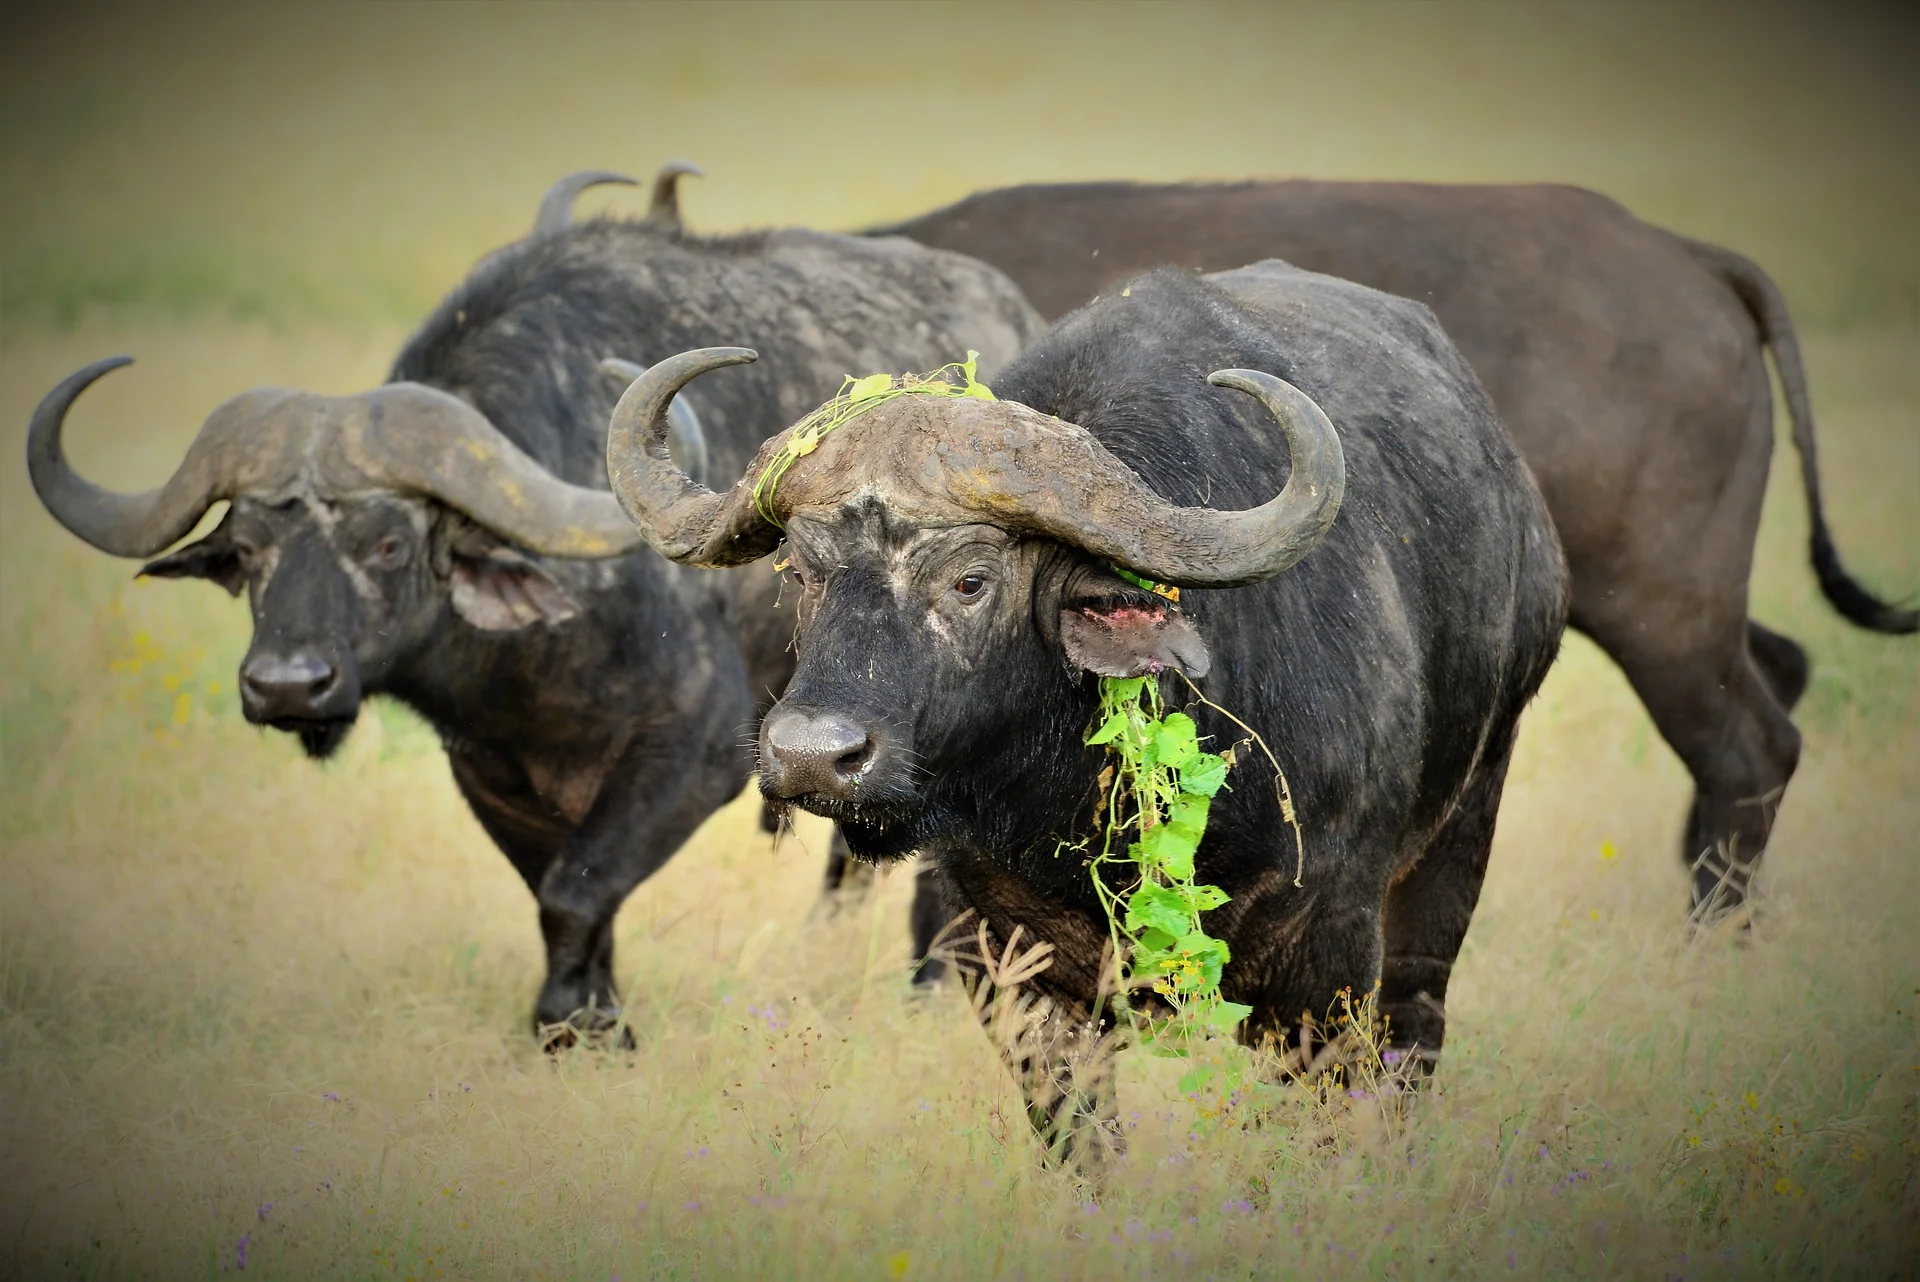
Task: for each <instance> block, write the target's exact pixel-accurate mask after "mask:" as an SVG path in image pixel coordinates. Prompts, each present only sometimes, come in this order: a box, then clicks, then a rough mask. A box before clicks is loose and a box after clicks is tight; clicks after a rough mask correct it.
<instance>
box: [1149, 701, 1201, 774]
mask: <svg viewBox="0 0 1920 1282" xmlns="http://www.w3.org/2000/svg"><path fill="white" fill-rule="evenodd" d="M1153 740H1154V748H1155V753H1156V755H1157V756H1158V757H1159V759H1160V760H1161V761H1164V762H1166V763H1167V764H1168V765H1170V766H1172V767H1173V768H1174V769H1175V770H1181V769H1184V768H1185V767H1186V766H1187V765H1188V763H1190V762H1192V761H1193V760H1194V759H1195V758H1196V757H1198V756H1199V755H1200V744H1199V739H1198V737H1197V732H1196V731H1195V728H1194V724H1193V718H1192V717H1190V716H1188V715H1187V714H1186V713H1184V712H1174V713H1170V714H1168V716H1167V718H1166V719H1165V720H1164V721H1162V722H1161V723H1160V725H1159V728H1158V729H1156V730H1155V731H1154V734H1153Z"/></svg>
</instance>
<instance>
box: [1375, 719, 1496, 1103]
mask: <svg viewBox="0 0 1920 1282" xmlns="http://www.w3.org/2000/svg"><path fill="white" fill-rule="evenodd" d="M1512 759H1513V737H1512V732H1511V731H1509V732H1508V736H1507V740H1506V742H1505V743H1504V744H1498V745H1489V749H1488V752H1487V754H1486V755H1485V756H1484V757H1483V758H1482V760H1481V763H1480V766H1479V768H1478V769H1477V770H1476V771H1475V772H1474V776H1473V778H1472V779H1470V780H1469V781H1468V782H1467V786H1466V789H1465V790H1464V791H1463V792H1462V793H1461V796H1460V801H1459V804H1458V805H1456V806H1455V807H1454V810H1453V813H1452V814H1451V815H1449V816H1448V817H1447V821H1446V822H1445V823H1444V824H1442V825H1441V827H1440V831H1439V832H1438V833H1436V834H1435V835H1434V838H1433V840H1432V841H1431V842H1430V843H1429V844H1428V846H1427V849H1426V852H1425V853H1424V854H1423V855H1422V856H1421V857H1420V862H1419V863H1417V864H1415V865H1414V866H1413V869H1412V870H1411V871H1410V872H1408V873H1407V875H1406V876H1404V877H1402V878H1401V879H1400V880H1399V881H1398V882H1395V883H1394V884H1393V886H1392V887H1391V888H1390V889H1389V890H1388V891H1387V907H1386V921H1385V924H1384V933H1385V938H1386V955H1385V958H1384V960H1383V961H1382V963H1381V969H1380V1013H1381V1015H1382V1016H1384V1017H1385V1019H1386V1021H1387V1045H1388V1046H1389V1047H1390V1048H1391V1049H1392V1050H1394V1051H1398V1052H1399V1053H1400V1055H1403V1056H1405V1057H1407V1058H1408V1059H1409V1060H1411V1061H1412V1063H1413V1065H1415V1066H1417V1067H1418V1068H1419V1069H1420V1070H1421V1071H1431V1070H1432V1068H1433V1066H1434V1065H1435V1064H1436V1063H1437V1062H1438V1061H1439V1058H1440V1047H1441V1044H1442V1043H1443V1042H1444V1041H1445V1040H1446V1035H1447V981H1448V980H1449V979H1451V978H1452V976H1453V963H1454V959H1455V958H1457V957H1458V956H1459V955H1460V945H1461V943H1462V941H1464V940H1465V939H1466V937H1467V925H1468V923H1469V922H1470V921H1471V920H1472V919H1473V910H1474V906H1475V905H1476V904H1478V903H1479V902H1480V884H1481V882H1482V881H1484V880H1485V878H1486V875H1487V857H1488V855H1489V854H1490V853H1491V852H1492V850H1493V827H1494V821H1495V819H1496V818H1497V817H1498V815H1499V811H1500V795H1501V792H1502V791H1503V790H1504V788H1505V786H1506V779H1507V765H1508V763H1509V762H1510V761H1512Z"/></svg>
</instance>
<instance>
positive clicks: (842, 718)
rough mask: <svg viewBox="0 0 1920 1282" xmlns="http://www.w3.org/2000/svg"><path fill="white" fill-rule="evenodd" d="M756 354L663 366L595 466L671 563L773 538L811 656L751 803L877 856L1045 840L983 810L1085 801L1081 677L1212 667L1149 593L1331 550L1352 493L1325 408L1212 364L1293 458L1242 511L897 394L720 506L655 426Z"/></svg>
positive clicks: (1073, 430)
mask: <svg viewBox="0 0 1920 1282" xmlns="http://www.w3.org/2000/svg"><path fill="white" fill-rule="evenodd" d="M751 359H753V354H752V353H751V352H748V351H745V350H744V349H739V348H708V349H703V350H701V351H695V352H688V353H685V354H683V355H680V356H676V357H673V358H671V359H669V360H666V361H663V362H661V363H660V364H658V365H656V366H654V368H653V369H652V370H651V371H650V372H649V373H648V374H646V375H645V376H644V377H642V378H640V379H638V380H637V381H636V382H634V383H633V385H632V386H631V387H629V388H628V390H627V393H626V395H625V396H624V397H623V398H622V399H621V401H620V404H619V406H618V407H617V408H616V410H615V411H614V416H613V421H612V424H611V428H610V432H609V436H608V455H607V457H608V471H609V474H610V475H611V477H612V480H613V489H614V493H615V495H616V496H617V497H618V499H619V501H620V503H621V505H622V506H623V507H624V508H625V509H626V511H627V513H628V515H629V516H631V517H632V518H633V520H634V522H635V523H636V524H637V525H638V526H639V527H640V529H641V530H642V532H643V533H644V534H645V536H646V538H647V541H648V542H649V543H651V544H652V545H653V546H654V547H655V548H657V549H658V550H660V551H661V552H662V553H664V554H665V555H667V556H669V557H671V558H673V559H674V560H676V561H680V562H682V563H685V564H690V565H704V566H731V565H742V564H745V563H747V562H749V561H752V560H755V559H757V558H758V557H761V556H763V555H765V554H767V553H768V552H771V551H773V550H774V549H775V548H776V547H777V546H778V545H779V544H780V542H781V541H782V539H783V538H784V540H785V542H786V545H787V550H788V551H787V554H788V557H789V558H790V560H791V563H792V572H793V574H794V576H795V578H796V579H797V580H798V581H799V585H800V607H799V611H800V633H799V639H800V659H799V666H798V669H797V671H796V672H795V674H794V677H793V680H792V682H791V683H790V684H789V685H788V687H787V690H786V694H785V697H783V698H782V699H781V700H780V702H779V704H778V705H777V706H776V707H775V708H774V709H773V711H772V712H770V713H769V714H768V715H767V717H766V718H765V720H764V721H763V723H762V726H761V733H760V787H761V790H762V791H763V793H765V794H766V795H767V797H768V798H769V799H771V800H773V801H775V802H778V803H784V804H793V805H799V806H801V807H803V808H805V809H807V810H810V811H813V812H814V813H816V814H821V815H825V816H827V817H829V818H832V819H834V820H836V821H838V822H839V823H840V825H841V827H842V830H843V831H844V832H845V833H846V836H847V838H848V841H849V843H850V844H851V845H852V847H853V849H854V851H855V852H856V853H857V854H860V855H862V856H864V857H868V858H888V857H898V856H901V855H904V854H906V853H908V852H910V851H913V850H916V849H922V850H924V849H928V848H930V847H931V846H933V845H936V844H938V843H939V842H941V841H943V840H962V839H965V840H968V841H976V842H977V841H980V840H982V839H985V840H986V841H987V842H989V843H991V845H992V846H994V847H998V848H1006V846H1007V844H1008V843H1014V844H1018V843H1021V842H1024V841H1026V840H1029V839H1031V838H1033V837H1035V836H1036V835H1037V834H1033V833H1023V832H1018V831H1012V830H1008V831H999V830H998V829H997V828H996V825H997V824H1000V823H1001V822H1003V821H1004V822H1005V823H1007V824H1014V823H1017V822H1019V820H1018V817H1019V816H1021V815H1030V814H1032V813H1034V810H1035V808H1034V807H1031V806H1023V805H1018V804H1014V805H1001V804H997V803H998V798H996V796H994V795H992V794H996V793H1003V792H1004V791H1005V790H1009V789H1011V790H1016V791H1018V790H1023V789H1024V790H1038V791H1041V792H1048V791H1051V792H1054V793H1059V792H1061V791H1062V790H1066V791H1069V792H1074V793H1076V794H1077V792H1078V789H1077V787H1076V785H1075V779H1076V778H1077V774H1078V773H1084V770H1085V766H1086V758H1087V754H1085V753H1082V752H1081V751H1080V748H1079V741H1080V734H1081V732H1082V731H1083V729H1084V728H1085V725H1086V721H1087V717H1088V714H1089V711H1090V706H1091V699H1092V687H1091V683H1090V682H1088V681H1087V679H1086V674H1087V673H1099V674H1104V675H1116V676H1132V675H1139V674H1143V673H1151V672H1159V671H1163V670H1166V669H1178V670H1181V671H1184V672H1187V673H1188V674H1190V675H1193V676H1199V675H1203V674H1204V673H1205V671H1206V668H1207V665H1208V661H1209V660H1208V654H1207V647H1206V644H1205V642H1204V640H1203V639H1202V637H1201V636H1200V633H1199V632H1198V630H1197V629H1196V627H1195V626H1194V622H1193V620H1191V619H1190V618H1188V617H1187V616H1186V615H1185V614H1183V613H1182V612H1181V611H1180V610H1179V608H1178V607H1177V606H1175V605H1174V604H1172V603H1171V602H1169V601H1168V600H1167V599H1165V597H1164V596H1162V595H1158V594H1156V593H1154V592H1153V591H1150V590H1149V589H1147V588H1144V587H1142V586H1140V584H1139V582H1138V580H1140V579H1142V578H1145V579H1149V580H1158V581H1159V582H1160V583H1162V584H1169V585H1180V586H1186V587H1216V588H1224V587H1235V586H1239V585H1244V584H1251V583H1257V582H1260V581H1262V580H1264V579H1267V578H1270V577H1272V576H1274V575H1276V574H1279V573H1280V572H1281V571H1283V570H1285V569H1286V568H1287V567H1289V566H1291V565H1292V564H1294V563H1295V562H1296V561H1298V560H1299V559H1300V558H1301V557H1303V556H1305V555H1306V554H1307V552H1308V551H1310V550H1311V549H1312V548H1313V547H1314V545H1315V544H1316V543H1317V542H1318V541H1319V540H1320V538H1321V537H1322V536H1323V535H1324V534H1325V533H1326V531H1327V528H1328V526H1329V525H1330V524H1331V523H1332V521H1333V518H1334V514H1335V512H1336V511H1337V510H1338V508H1339V505H1340V500H1341V496H1342V494H1343V493H1344V490H1345V470H1344V463H1343V458H1342V454H1341V449H1340V443H1339V438H1338V437H1337V436H1336V434H1335V433H1334V430H1333V427H1332V425H1331V424H1330V423H1329V422H1328V421H1327V418H1326V415H1325V414H1323V413H1322V412H1321V411H1320V409H1319V407H1318V406H1317V405H1315V404H1314V403H1313V401H1312V400H1311V399H1310V398H1308V397H1307V396H1306V395H1305V394H1304V393H1302V392H1300V391H1299V390H1298V389H1297V388H1294V387H1293V386H1291V385H1290V384H1288V383H1285V382H1283V381H1282V380H1280V379H1278V378H1275V377H1273V376H1272V375H1270V374H1264V373H1259V372H1256V371H1249V370H1226V371H1222V372H1220V373H1216V374H1214V375H1212V377H1211V380H1210V381H1211V382H1213V383H1214V384H1215V385H1217V386H1222V387H1230V388H1234V389H1237V390H1239V391H1242V392H1245V393H1247V394H1249V395H1251V396H1254V397H1256V398H1258V399H1259V400H1260V401H1261V402H1262V403H1263V404H1264V405H1265V406H1266V407H1267V409H1268V410H1269V411H1270V412H1271V413H1272V415H1273V416H1274V418H1275V419H1277V420H1278V421H1279V423H1280V426H1281V428H1282V430H1283V431H1284V433H1285V435H1286V437H1287V441H1288V445H1289V447H1290V449H1291V453H1292V471H1291V475H1290V478H1289V479H1288V481H1287V484H1286V486H1285V488H1284V489H1283V490H1282V491H1281V492H1280V493H1279V494H1278V495H1277V496H1275V497H1274V498H1273V499H1271V500H1270V501H1269V502H1267V503H1265V504H1262V505H1261V506H1259V507H1256V508H1252V509H1249V510H1247V511H1237V512H1235V511H1220V510H1216V509H1211V508H1182V507H1177V506H1174V505H1173V504H1170V503H1168V502H1167V501H1166V500H1164V499H1162V498H1161V497H1159V495H1157V494H1156V493H1155V492H1154V491H1153V490H1151V489H1150V488H1149V487H1148V486H1147V485H1146V483H1145V482H1144V481H1142V480H1141V479H1140V477H1139V476H1138V475H1137V474H1136V473H1134V472H1133V471H1132V470H1131V469H1130V468H1128V467H1127V466H1126V464H1124V463H1123V462H1121V460H1120V459H1119V458H1117V457H1116V456H1114V455H1113V454H1112V453H1111V452H1110V451H1108V450H1107V448H1106V447H1105V446H1103V445H1102V444H1101V443H1100V442H1099V441H1098V440H1096V439H1095V438H1094V436H1093V435H1092V434H1091V433H1089V432H1087V431H1086V430H1085V429H1083V428H1081V427H1079V426H1077V425H1075V424H1072V423H1068V422H1063V421H1061V420H1059V419H1056V418H1051V417H1048V416H1047V415H1045V414H1041V413H1039V412H1037V411H1035V410H1032V409H1029V408H1027V407H1026V406H1023V405H1019V404H1014V403H1011V402H1004V401H994V400H990V399H976V398H973V397H961V396H922V395H908V396H901V397H899V398H897V399H894V400H890V401H888V402H886V403H884V404H881V405H879V406H878V407H876V408H874V409H872V410H869V411H868V412H866V413H865V414H864V415H862V416H861V417H858V418H856V419H853V420H852V421H850V422H848V423H847V424H846V425H845V426H844V427H842V428H840V429H839V430H837V431H834V432H831V433H829V434H826V435H824V436H818V437H810V438H809V439H808V440H807V441H805V442H801V443H800V444H801V448H798V449H796V448H795V443H794V442H793V441H792V440H791V439H790V438H792V436H793V432H794V429H789V430H788V431H787V432H785V433H782V434H781V435H779V436H776V437H774V438H773V439H772V440H770V441H768V442H767V443H766V444H765V445H764V446H763V447H762V448H761V450H760V453H759V456H758V457H757V458H756V459H755V461H754V463H753V464H752V466H751V467H750V468H749V470H748V472H747V474H746V475H745V476H744V477H743V478H742V479H741V480H740V481H739V482H738V483H736V484H735V485H734V486H733V487H732V488H731V490H729V491H728V492H726V493H724V494H716V493H713V492H712V491H710V490H707V489H706V488H705V487H704V486H702V485H700V484H699V483H697V482H695V481H693V480H692V479H691V478H689V477H687V476H686V475H685V474H684V473H683V472H682V471H681V470H680V469H679V468H677V467H676V466H675V465H674V464H673V462H672V461H671V459H670V458H669V457H668V454H667V450H666V439H667V431H668V426H669V420H668V414H667V411H668V407H669V404H670V401H671V398H672V396H673V395H674V393H675V392H676V391H677V390H678V389H679V388H680V387H681V386H682V385H683V384H685V383H686V382H687V381H688V380H690V379H691V378H693V377H694V376H696V375H698V374H700V373H702V372H704V371H706V370H709V369H714V368H717V367H719V366H722V365H729V364H737V363H740V362H742V361H746V360H751ZM1175 435H1176V436H1177V432H1176V433H1175ZM776 462H779V463H781V464H782V466H783V467H784V470H780V469H778V468H775V464H776ZM770 469H774V470H773V471H771V472H770ZM769 476H776V477H777V482H776V483H774V484H772V485H771V486H769V485H768V483H767V478H768V477H769ZM1122 571H1124V573H1123V572H1122ZM1036 731H1038V732H1039V733H1037V734H1036V733H1035V732H1036ZM1040 809H1043V810H1045V809H1054V810H1057V809H1058V807H1057V806H1052V807H1049V806H1043V807H1041V808H1040Z"/></svg>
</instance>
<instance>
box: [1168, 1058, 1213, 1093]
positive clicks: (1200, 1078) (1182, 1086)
mask: <svg viewBox="0 0 1920 1282" xmlns="http://www.w3.org/2000/svg"><path fill="white" fill-rule="evenodd" d="M1217 1071H1219V1070H1217V1069H1216V1068H1214V1066H1213V1065H1211V1064H1202V1065H1200V1066H1199V1067H1198V1068H1194V1069H1190V1070H1188V1071H1187V1072H1185V1073H1182V1074H1181V1075H1180V1082H1179V1088H1178V1089H1179V1091H1180V1093H1181V1094H1182V1095H1192V1094H1194V1093H1196V1092H1198V1091H1203V1090H1205V1089H1206V1088H1207V1083H1208V1082H1211V1081H1212V1080H1213V1075H1214V1073H1216V1072H1217Z"/></svg>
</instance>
